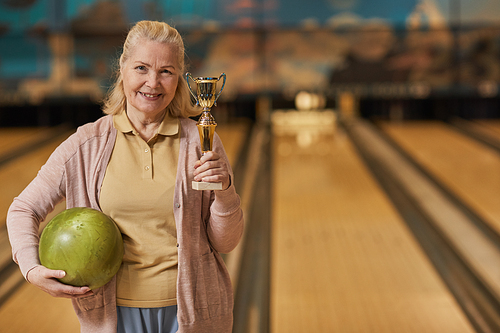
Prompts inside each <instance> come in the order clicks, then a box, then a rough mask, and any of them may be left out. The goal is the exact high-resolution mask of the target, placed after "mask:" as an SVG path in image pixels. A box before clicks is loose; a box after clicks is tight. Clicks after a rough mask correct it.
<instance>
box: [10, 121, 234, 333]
mask: <svg viewBox="0 0 500 333" xmlns="http://www.w3.org/2000/svg"><path fill="white" fill-rule="evenodd" d="M180 123H181V141H180V149H179V162H178V168H177V180H176V187H175V194H174V203H173V205H174V215H175V222H176V226H177V238H178V260H179V265H178V277H177V302H178V313H177V318H178V322H179V332H186V333H188V332H207V333H208V332H210V333H213V332H217V333H220V332H227V333H229V332H231V330H232V321H233V319H232V311H233V292H232V287H231V281H230V278H229V275H228V273H227V270H226V267H225V265H224V262H223V260H222V259H221V256H220V255H219V252H223V253H227V252H230V251H231V250H232V249H234V247H235V246H236V245H237V244H238V242H239V240H240V238H241V235H242V232H243V213H242V211H241V208H240V198H239V196H238V195H237V194H236V191H235V188H234V186H233V185H231V186H230V187H229V188H228V189H227V190H225V191H215V192H214V191H195V190H192V189H191V181H192V180H193V176H192V172H193V170H194V163H195V161H197V160H198V159H199V157H200V156H201V151H200V141H199V135H198V129H197V128H196V125H195V122H194V121H193V120H190V119H185V118H180ZM115 138H116V129H115V128H114V127H113V124H112V116H104V117H102V118H100V119H99V120H97V121H96V122H94V123H90V124H86V125H84V126H82V127H80V128H78V130H77V132H76V133H75V134H73V135H72V136H71V137H70V138H68V139H67V140H66V141H65V142H63V143H62V144H61V145H60V146H59V147H58V148H57V149H56V150H55V151H54V153H53V154H52V155H51V156H50V158H49V159H48V161H47V163H46V164H45V165H44V166H43V167H42V168H41V169H40V171H39V173H38V175H37V176H36V178H35V179H34V180H33V181H32V182H31V183H30V184H29V185H28V186H27V187H26V189H25V190H24V191H23V192H22V193H21V194H20V195H19V196H18V197H16V198H15V199H14V202H13V203H12V205H11V207H10V209H9V212H8V215H7V228H8V232H9V239H10V243H11V245H12V252H13V258H14V261H16V263H18V265H19V267H20V269H21V272H22V273H23V275H24V276H25V277H26V274H27V273H28V271H29V270H31V269H32V268H34V267H35V266H37V265H39V264H40V263H39V259H38V240H39V236H38V232H39V230H38V229H39V225H40V222H42V221H43V220H44V219H45V217H46V216H47V214H48V213H49V212H51V211H52V210H53V209H54V206H55V205H56V204H57V203H59V202H61V201H62V200H64V199H66V207H67V208H72V207H91V208H95V209H99V210H100V208H99V200H98V199H99V191H100V188H101V184H102V180H103V178H104V173H105V171H106V166H107V164H108V162H109V158H110V156H111V152H112V150H113V146H114V142H115ZM213 149H214V151H216V152H218V153H219V155H220V156H222V158H224V159H226V160H227V157H226V154H225V152H224V148H223V147H222V143H221V141H220V139H219V138H218V136H216V137H215V138H214V148H213ZM227 163H228V165H229V161H227ZM73 306H74V308H75V311H76V314H77V316H78V319H79V321H80V324H81V332H99V333H107V332H110V333H111V332H116V280H115V279H113V280H112V281H111V282H109V283H108V284H107V285H105V286H104V287H102V288H99V289H96V290H94V295H93V296H89V297H85V298H80V299H74V300H73Z"/></svg>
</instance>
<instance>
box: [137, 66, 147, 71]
mask: <svg viewBox="0 0 500 333" xmlns="http://www.w3.org/2000/svg"><path fill="white" fill-rule="evenodd" d="M135 69H136V70H137V71H140V72H144V71H146V66H137V67H136V68H135Z"/></svg>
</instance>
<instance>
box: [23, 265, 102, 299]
mask: <svg viewBox="0 0 500 333" xmlns="http://www.w3.org/2000/svg"><path fill="white" fill-rule="evenodd" d="M65 275H66V272H64V271H62V270H52V269H48V268H47V267H45V266H41V265H40V266H36V267H35V268H33V269H31V270H30V271H29V272H28V274H27V276H26V278H27V280H28V281H29V282H30V283H31V284H34V285H35V286H37V287H38V288H40V289H41V290H43V291H45V292H46V293H48V294H49V295H51V296H54V297H64V298H79V297H85V296H90V295H92V294H93V292H92V290H90V288H89V287H73V286H69V285H67V284H64V283H61V282H59V281H58V280H57V279H60V278H63V277H64V276H65Z"/></svg>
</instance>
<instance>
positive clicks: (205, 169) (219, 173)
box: [193, 151, 231, 190]
mask: <svg viewBox="0 0 500 333" xmlns="http://www.w3.org/2000/svg"><path fill="white" fill-rule="evenodd" d="M193 175H194V180H195V181H197V182H207V183H222V189H223V190H225V189H227V188H228V187H229V185H231V184H230V177H229V171H228V166H227V164H226V162H225V161H224V160H223V159H221V158H220V157H219V154H217V153H216V152H213V151H209V152H207V153H205V155H203V156H202V157H201V158H200V160H199V161H196V163H195V164H194V173H193Z"/></svg>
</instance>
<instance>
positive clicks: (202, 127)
mask: <svg viewBox="0 0 500 333" xmlns="http://www.w3.org/2000/svg"><path fill="white" fill-rule="evenodd" d="M221 78H224V80H223V81H222V87H221V88H220V90H219V92H217V82H219V80H220V79H221ZM189 79H191V80H193V81H194V82H195V83H196V94H195V93H194V92H193V90H192V89H191V85H190V84H189ZM186 81H187V84H188V88H189V91H190V92H191V95H193V97H194V99H195V100H196V105H199V106H201V107H202V108H203V112H202V114H201V116H200V119H199V120H198V122H197V123H196V126H198V132H199V133H200V142H201V152H202V154H203V155H204V154H205V153H207V152H209V151H211V150H212V144H213V140H214V133H215V127H216V126H217V123H216V122H215V119H214V117H213V116H212V114H211V113H210V110H211V109H212V106H214V105H217V99H218V98H219V96H220V94H221V92H222V89H224V85H225V84H226V74H225V73H222V74H221V75H220V76H219V77H218V78H217V77H197V78H195V79H193V77H192V76H191V73H189V72H188V73H186ZM192 187H193V189H194V190H222V183H206V182H195V181H193V184H192Z"/></svg>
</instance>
